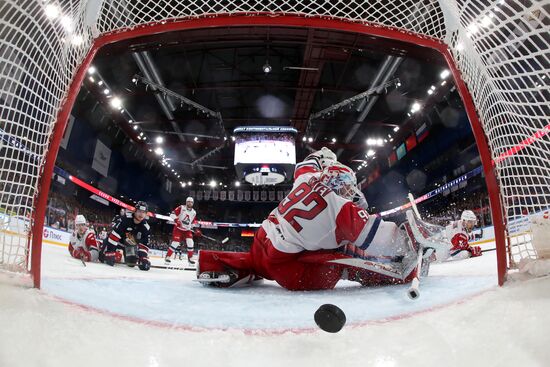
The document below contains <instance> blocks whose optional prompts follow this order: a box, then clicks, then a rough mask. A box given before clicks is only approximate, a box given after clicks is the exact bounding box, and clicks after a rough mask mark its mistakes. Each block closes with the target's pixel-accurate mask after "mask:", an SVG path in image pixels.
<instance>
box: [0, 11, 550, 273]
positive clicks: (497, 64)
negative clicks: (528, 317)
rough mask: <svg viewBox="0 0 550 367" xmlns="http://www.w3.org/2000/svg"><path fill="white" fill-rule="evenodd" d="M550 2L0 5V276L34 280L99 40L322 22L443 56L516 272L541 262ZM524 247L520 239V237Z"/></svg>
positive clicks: (548, 152) (546, 199)
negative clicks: (44, 205)
mask: <svg viewBox="0 0 550 367" xmlns="http://www.w3.org/2000/svg"><path fill="white" fill-rule="evenodd" d="M549 8H550V5H549V2H548V1H547V0H544V1H529V0H496V1H495V0H491V1H468V0H440V1H436V0H397V1H386V0H361V1H359V0H345V1H343V0H278V1H272V0H238V1H237V0H223V1H222V0H210V1H206V0H197V1H167V0H157V1H144V0H134V1H129V0H121V1H119V0H88V1H85V0H82V1H77V0H4V1H2V2H0V267H4V268H5V267H9V268H11V269H14V268H16V269H18V270H21V271H26V270H28V263H27V262H28V251H29V250H28V243H29V241H28V238H29V228H32V224H33V223H32V221H33V213H34V212H35V209H36V197H37V196H36V194H37V192H38V191H37V190H38V189H39V186H40V185H39V177H40V175H41V167H43V165H44V162H45V161H46V158H47V157H48V152H49V151H51V150H50V147H49V142H50V139H51V137H52V132H53V129H54V126H55V124H56V121H57V117H58V113H59V111H60V109H61V108H62V106H63V104H64V101H65V100H66V98H67V96H68V94H69V92H70V90H69V86H70V84H71V81H72V80H73V78H74V76H75V74H76V72H77V70H78V68H79V66H80V65H81V64H82V62H83V60H84V59H85V57H86V55H87V54H88V52H89V50H90V49H91V47H92V45H93V43H94V40H97V39H99V38H101V37H102V36H104V35H106V34H108V33H112V32H122V31H128V32H131V31H132V30H133V29H140V30H141V29H146V28H147V27H149V26H151V25H152V24H159V23H173V22H180V21H182V20H186V19H192V18H203V19H205V20H207V19H212V18H223V17H234V16H237V15H239V16H244V15H246V16H248V17H256V18H263V19H265V24H270V22H271V21H272V20H273V19H275V18H276V17H281V16H283V15H285V16H298V17H306V18H311V17H317V18H321V19H326V20H327V22H328V21H331V20H332V21H334V20H340V21H347V22H353V23H357V24H367V23H368V24H369V25H370V26H372V25H375V26H378V27H381V28H387V29H388V30H394V31H395V32H410V33H414V34H418V35H422V36H425V37H429V38H432V39H437V40H440V41H441V42H443V43H445V44H446V45H448V47H449V49H450V53H451V55H452V57H453V59H454V64H455V65H456V67H457V68H458V70H459V71H460V72H461V74H462V77H463V79H464V81H465V83H466V85H467V87H468V90H469V92H470V95H471V97H472V99H473V101H474V103H475V107H476V110H477V114H478V116H479V118H480V121H481V124H482V128H483V130H484V133H485V135H486V138H487V140H488V145H489V150H490V152H491V156H492V159H493V160H494V169H495V171H496V175H497V179H498V184H499V186H500V187H499V190H500V201H501V204H502V206H503V212H504V213H503V214H504V218H505V221H506V223H509V224H510V227H508V231H507V232H509V233H507V236H508V240H507V241H508V243H507V246H508V249H509V254H510V259H511V260H513V261H512V262H511V264H512V265H513V264H514V263H515V262H517V261H518V260H520V259H522V258H525V257H533V256H536V253H535V252H534V251H532V247H531V246H530V242H529V240H525V241H519V240H515V243H516V244H517V245H516V246H512V247H510V243H509V241H510V239H511V238H520V236H522V235H523V234H524V233H525V232H526V231H528V230H529V228H528V227H529V226H528V224H527V225H526V226H521V225H517V223H528V222H529V221H528V220H526V218H528V217H529V216H530V215H532V214H535V213H539V212H541V211H543V210H545V209H547V208H548V207H549V205H550V191H549V188H550V134H548V133H549V132H550V121H549V120H550V119H549V116H550V103H549V102H550V91H549V87H548V86H549V85H550V84H549V76H548V70H549V61H550V56H549V53H550V51H549V49H550V48H549V47H548V45H549V44H550V36H549V34H548V29H549V24H550V18H549V11H550V10H549ZM524 237H525V236H524Z"/></svg>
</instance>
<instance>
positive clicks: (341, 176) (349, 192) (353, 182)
mask: <svg viewBox="0 0 550 367" xmlns="http://www.w3.org/2000/svg"><path fill="white" fill-rule="evenodd" d="M320 180H321V182H323V183H324V184H325V185H327V186H328V187H330V188H331V189H332V190H333V191H334V192H335V193H337V194H338V195H340V196H341V197H343V198H345V199H348V200H353V198H354V197H355V196H356V195H358V193H359V189H357V178H356V177H355V172H353V170H352V169H351V168H349V167H348V166H345V165H343V164H341V163H338V162H335V163H333V164H332V165H330V166H328V167H326V168H325V169H323V172H322V173H321V177H320Z"/></svg>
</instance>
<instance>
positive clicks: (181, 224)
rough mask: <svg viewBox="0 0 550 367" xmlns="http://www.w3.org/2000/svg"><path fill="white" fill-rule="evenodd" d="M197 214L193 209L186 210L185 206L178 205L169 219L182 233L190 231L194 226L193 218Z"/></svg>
mask: <svg viewBox="0 0 550 367" xmlns="http://www.w3.org/2000/svg"><path fill="white" fill-rule="evenodd" d="M196 216H197V212H196V211H195V209H192V208H191V209H190V210H189V209H187V205H180V206H178V207H177V208H176V209H174V210H172V214H171V215H170V218H172V220H173V221H174V222H175V223H176V227H177V228H178V229H180V230H182V231H192V230H193V227H194V226H195V224H196V220H195V217H196Z"/></svg>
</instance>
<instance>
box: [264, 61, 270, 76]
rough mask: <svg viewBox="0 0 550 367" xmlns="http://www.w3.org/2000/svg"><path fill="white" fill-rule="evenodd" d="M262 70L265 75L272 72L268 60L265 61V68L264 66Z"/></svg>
mask: <svg viewBox="0 0 550 367" xmlns="http://www.w3.org/2000/svg"><path fill="white" fill-rule="evenodd" d="M262 70H263V71H264V73H266V74H268V73H270V72H271V70H272V67H271V65H269V61H267V60H266V61H265V64H264V66H262Z"/></svg>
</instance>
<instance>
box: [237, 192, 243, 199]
mask: <svg viewBox="0 0 550 367" xmlns="http://www.w3.org/2000/svg"><path fill="white" fill-rule="evenodd" d="M237 201H243V192H242V191H241V190H237Z"/></svg>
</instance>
